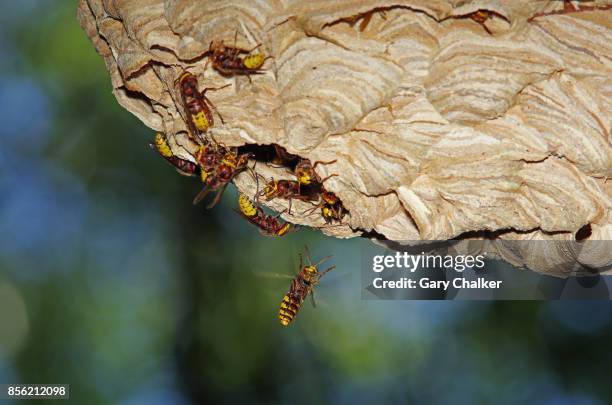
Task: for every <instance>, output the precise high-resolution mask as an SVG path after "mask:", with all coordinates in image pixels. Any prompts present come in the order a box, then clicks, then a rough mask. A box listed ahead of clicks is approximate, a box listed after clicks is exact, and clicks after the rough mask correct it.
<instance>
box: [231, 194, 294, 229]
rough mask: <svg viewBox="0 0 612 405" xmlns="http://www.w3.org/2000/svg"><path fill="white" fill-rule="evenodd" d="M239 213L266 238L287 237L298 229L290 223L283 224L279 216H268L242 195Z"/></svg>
mask: <svg viewBox="0 0 612 405" xmlns="http://www.w3.org/2000/svg"><path fill="white" fill-rule="evenodd" d="M238 208H239V211H237V212H238V213H239V214H240V215H242V217H244V218H245V219H246V220H247V221H249V222H250V223H252V224H253V225H255V226H256V227H257V228H259V232H260V233H261V234H262V235H265V236H285V235H286V234H288V233H289V232H290V231H291V230H293V229H296V228H295V227H294V226H293V225H292V224H291V223H289V222H281V221H280V220H279V219H278V218H279V217H280V215H281V214H278V215H277V216H272V215H266V214H265V212H264V211H263V209H262V208H261V206H260V205H259V204H257V205H256V204H255V203H253V202H252V201H251V200H250V199H249V197H247V196H246V195H244V194H240V196H239V197H238Z"/></svg>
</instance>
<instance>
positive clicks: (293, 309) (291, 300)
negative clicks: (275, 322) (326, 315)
mask: <svg viewBox="0 0 612 405" xmlns="http://www.w3.org/2000/svg"><path fill="white" fill-rule="evenodd" d="M304 254H305V255H306V260H307V261H308V264H307V265H306V266H304V264H303V261H302V255H301V254H300V267H299V272H298V274H297V275H296V276H295V278H294V279H293V280H291V285H290V286H289V291H288V292H287V294H285V296H284V297H283V300H282V301H281V304H280V309H279V311H278V319H279V321H280V324H281V325H282V326H288V325H289V324H290V323H291V322H292V321H293V319H294V318H295V317H296V315H297V313H298V311H299V310H300V307H301V306H302V304H303V303H304V300H305V299H306V298H307V297H308V296H309V295H310V296H311V298H312V299H313V301H312V302H313V305H314V287H315V286H316V285H317V284H319V281H320V280H321V277H323V276H324V275H325V274H327V273H328V272H330V271H332V270H333V269H335V268H336V266H330V267H328V268H327V269H325V270H323V271H319V266H320V265H321V264H323V263H324V262H326V261H327V260H329V259H330V258H331V256H327V257H324V258H323V259H321V260H319V262H318V263H316V264H312V262H311V260H310V252H309V251H308V247H304Z"/></svg>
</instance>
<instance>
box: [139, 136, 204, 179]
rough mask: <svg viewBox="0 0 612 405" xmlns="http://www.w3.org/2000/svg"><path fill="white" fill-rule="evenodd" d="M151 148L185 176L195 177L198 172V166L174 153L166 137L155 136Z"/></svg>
mask: <svg viewBox="0 0 612 405" xmlns="http://www.w3.org/2000/svg"><path fill="white" fill-rule="evenodd" d="M149 146H151V148H153V149H155V150H157V152H158V153H159V154H160V155H161V156H162V157H163V158H164V159H166V160H167V161H168V162H169V163H170V164H171V165H172V166H174V168H175V169H176V170H177V171H178V172H179V173H180V174H182V175H184V176H195V175H196V174H197V173H198V171H199V168H198V165H196V164H195V163H193V162H190V161H189V160H185V159H181V158H179V157H178V156H176V155H175V154H174V153H172V150H171V149H170V145H169V144H168V140H167V139H166V136H165V135H164V134H162V133H160V132H158V133H157V134H155V141H154V142H153V143H150V144H149Z"/></svg>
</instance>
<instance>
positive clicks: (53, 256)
mask: <svg viewBox="0 0 612 405" xmlns="http://www.w3.org/2000/svg"><path fill="white" fill-rule="evenodd" d="M7 9H8V7H7ZM10 9H11V10H10V12H7V13H6V14H5V15H4V16H3V17H2V20H1V22H2V24H0V25H1V27H2V28H1V33H2V35H0V49H2V51H3V54H4V57H3V60H2V61H1V62H0V63H1V66H0V74H1V77H0V86H1V90H2V93H3V94H2V97H1V102H0V107H2V111H0V114H1V117H2V120H3V126H4V128H3V129H2V142H3V146H4V148H3V150H2V151H1V152H0V158H1V159H2V163H1V164H0V168H1V172H0V184H1V185H2V197H0V198H1V199H0V204H1V207H2V210H1V211H2V214H0V231H1V234H2V236H1V239H0V269H1V271H0V322H1V323H0V325H2V326H0V328H1V331H0V382H2V383H68V384H70V385H71V396H72V398H73V400H75V401H76V402H77V403H88V404H98V403H100V404H106V403H127V404H140V403H146V404H151V403H164V404H166V403H214V402H229V403H292V404H294V403H298V404H300V403H304V404H312V403H333V404H344V403H347V404H348V403H351V404H352V403H362V402H363V403H371V402H384V403H397V402H409V403H426V404H436V403H447V402H450V403H455V404H474V403H491V402H495V403H502V404H504V403H517V402H528V403H544V404H548V403H550V404H553V403H554V404H558V403H561V404H564V403H567V404H574V403H578V404H599V403H609V400H610V398H612V388H611V387H610V385H609V384H607V378H608V376H607V371H608V364H610V360H612V359H611V358H610V357H611V355H610V351H609V350H607V348H606V346H605V343H606V341H607V340H608V338H609V337H610V336H611V333H612V323H611V322H610V320H611V318H612V307H611V306H610V304H609V303H608V302H601V303H588V304H587V303H571V302H552V303H537V302H495V303H490V302H433V301H431V302H428V301H414V302H400V301H393V302H384V301H361V298H360V296H361V293H360V288H361V287H360V281H359V268H360V263H359V258H360V249H361V246H362V245H361V244H363V243H367V242H366V241H359V240H350V241H344V240H333V239H328V238H324V237H323V236H322V235H320V234H318V233H315V232H313V231H304V232H301V233H295V234H291V235H290V236H288V237H287V238H286V239H283V240H277V239H271V238H263V237H261V236H260V235H259V233H258V232H257V231H256V229H254V228H253V227H251V226H250V225H249V224H247V223H245V222H244V221H243V220H242V219H241V218H239V217H238V216H237V215H235V213H234V212H233V211H232V207H233V205H234V201H235V198H236V193H235V192H228V193H227V194H226V195H225V197H224V200H223V203H222V204H221V205H220V206H218V207H217V208H216V209H215V210H213V211H206V210H204V209H203V208H202V207H201V206H198V207H193V206H192V205H191V198H192V196H193V195H194V194H195V193H196V192H197V191H198V188H199V185H198V184H197V181H194V180H192V179H186V178H184V177H181V176H178V175H177V174H176V173H175V172H174V171H173V170H172V169H171V168H170V167H169V166H168V165H167V164H166V163H165V162H164V161H163V160H162V159H160V158H159V157H158V156H157V155H156V154H155V153H153V152H152V151H151V150H150V149H149V148H148V146H147V144H148V142H149V141H150V140H151V139H152V135H153V134H152V131H150V130H149V129H147V128H146V127H145V126H144V125H143V124H142V123H140V122H139V121H138V120H137V119H136V118H135V117H133V116H132V115H131V114H129V113H128V112H127V111H125V110H123V109H122V108H121V107H119V105H118V104H117V103H116V101H115V99H114V97H113V96H112V94H111V87H110V80H109V78H108V75H107V73H106V70H105V68H104V64H103V61H102V59H101V58H100V57H99V56H98V55H97V54H96V53H95V51H94V49H93V47H92V45H91V44H90V42H89V40H88V39H87V38H86V36H85V34H84V33H83V32H82V31H81V29H80V27H79V26H78V24H77V22H76V20H75V2H70V1H65V2H57V1H33V0H30V1H23V2H14V3H12V4H11V6H10ZM304 244H308V245H309V246H310V248H311V251H312V252H313V255H314V256H315V257H317V258H318V257H322V256H325V255H328V254H334V262H335V264H337V265H338V269H337V270H336V271H334V272H332V273H330V275H328V276H326V278H325V279H324V282H323V283H322V284H321V286H320V288H318V290H317V293H318V294H317V297H318V299H319V306H318V307H317V308H316V309H313V308H311V307H310V306H309V305H306V306H305V308H304V310H303V311H302V313H300V315H299V317H298V318H297V321H296V322H295V323H294V324H293V325H292V326H291V327H290V328H287V329H283V328H281V327H280V326H279V325H278V321H277V318H276V314H277V312H276V311H277V309H278V305H279V303H280V300H281V298H282V296H283V294H284V293H285V291H286V289H287V288H288V285H289V281H288V280H284V279H275V278H267V277H265V273H280V274H287V275H291V274H293V273H294V272H295V271H296V268H297V253H298V252H300V251H301V249H302V246H303V245H304ZM262 274H263V275H264V276H262Z"/></svg>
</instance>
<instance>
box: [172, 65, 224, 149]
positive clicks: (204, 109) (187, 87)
mask: <svg viewBox="0 0 612 405" xmlns="http://www.w3.org/2000/svg"><path fill="white" fill-rule="evenodd" d="M177 82H178V84H179V87H180V90H181V98H182V100H183V106H184V108H185V114H187V126H188V127H189V136H190V137H191V138H192V139H193V140H194V141H196V142H197V143H199V144H201V143H202V139H201V138H200V134H203V133H205V132H206V131H208V129H209V128H210V127H212V126H213V125H214V118H213V113H212V111H211V110H214V111H215V112H216V113H217V115H218V116H219V118H220V119H221V123H224V121H223V117H222V116H221V114H219V111H217V108H216V107H215V106H214V105H213V103H212V102H211V101H210V100H209V99H208V98H207V97H206V92H207V91H209V90H213V91H216V90H221V89H224V88H225V87H227V86H229V84H228V85H225V86H222V87H217V88H214V87H207V88H205V89H204V90H203V91H202V92H200V91H199V90H198V78H197V77H196V76H195V75H193V74H192V73H190V72H184V73H183V74H181V75H180V76H179V78H178V79H177Z"/></svg>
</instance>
